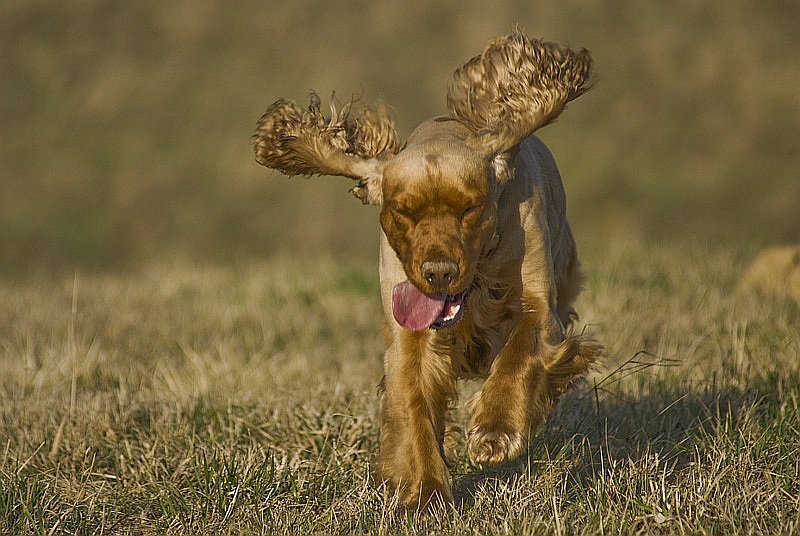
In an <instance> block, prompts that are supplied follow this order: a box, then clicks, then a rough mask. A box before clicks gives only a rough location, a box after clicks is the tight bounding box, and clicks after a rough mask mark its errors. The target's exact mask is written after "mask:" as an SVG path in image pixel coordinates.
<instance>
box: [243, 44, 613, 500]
mask: <svg viewBox="0 0 800 536" xmlns="http://www.w3.org/2000/svg"><path fill="white" fill-rule="evenodd" d="M591 65H592V59H591V56H590V54H589V52H588V51H586V50H581V51H580V52H575V51H573V50H570V49H569V48H566V47H563V46H559V45H556V44H553V43H546V42H542V41H539V40H536V39H531V38H529V37H527V36H525V35H523V34H522V33H521V32H519V31H517V32H516V33H515V34H513V35H509V36H506V37H501V38H498V39H493V40H491V41H489V43H488V44H487V45H486V48H485V49H484V51H483V53H482V54H480V55H478V56H476V57H474V58H473V59H471V60H469V61H468V62H467V63H466V64H464V65H463V66H462V67H460V68H459V69H457V70H456V71H455V73H454V76H453V79H452V82H451V83H450V87H449V90H448V94H447V104H448V109H449V115H447V116H443V117H437V118H434V119H430V120H427V121H424V122H423V123H422V124H420V125H419V126H418V127H417V128H416V129H415V130H414V132H413V133H412V134H411V135H410V136H409V138H408V141H407V142H406V143H405V144H401V142H400V140H399V138H398V136H397V133H396V132H395V128H394V122H393V120H392V119H391V118H390V116H389V113H388V110H387V109H386V107H384V106H377V107H370V106H364V107H363V110H362V111H361V112H360V113H358V114H355V113H353V110H352V108H353V106H352V103H350V104H348V105H346V106H344V107H343V108H342V109H341V110H339V111H337V109H336V107H335V105H334V104H333V103H331V114H330V115H331V117H330V118H325V117H324V115H323V114H322V112H321V111H320V99H319V97H318V96H317V95H316V94H315V93H312V94H311V103H310V105H309V106H308V108H307V109H305V110H303V109H301V108H300V107H298V106H297V105H296V104H295V103H294V102H292V101H289V100H284V99H281V100H278V101H277V102H275V103H274V104H272V105H271V106H270V107H269V108H268V109H267V111H266V113H264V115H263V116H262V117H261V118H260V119H259V120H258V125H257V130H256V133H255V135H254V136H253V138H252V139H253V146H254V149H255V154H256V160H257V161H258V163H260V164H262V165H264V166H266V167H268V168H272V169H276V170H279V171H281V172H283V173H285V174H288V175H342V176H345V177H350V178H351V179H355V180H356V181H358V182H357V184H356V185H355V186H354V187H353V188H352V190H351V191H352V193H353V194H354V195H355V196H356V197H357V198H359V199H360V200H361V201H362V202H363V203H365V204H370V205H380V206H381V212H380V226H381V229H382V233H381V246H380V285H381V297H382V300H383V310H384V316H385V328H386V329H385V330H384V331H385V332H386V339H387V349H386V354H385V358H384V377H383V380H382V382H381V388H382V389H381V393H382V394H381V452H380V459H379V462H378V466H377V472H376V474H377V475H378V476H379V477H380V479H381V480H382V481H383V482H386V483H387V485H388V487H389V489H390V490H392V491H393V492H394V491H396V492H397V493H398V495H399V499H400V501H401V502H402V503H403V504H404V505H406V506H408V507H412V508H425V507H426V506H428V505H429V504H431V503H432V502H439V501H441V502H445V503H446V502H449V501H452V498H453V496H452V491H451V484H450V478H449V475H448V469H447V467H448V462H447V460H448V458H449V454H450V453H449V452H448V448H449V446H450V445H453V444H455V441H452V437H451V434H454V433H455V432H454V430H455V428H452V429H451V428H449V427H448V426H447V414H448V409H449V408H450V407H451V405H452V404H453V403H454V402H455V399H456V380H457V379H459V378H475V377H483V378H485V381H484V383H483V385H482V387H481V389H480V391H479V392H477V393H476V394H475V395H474V396H473V397H472V398H471V399H470V400H469V402H468V408H469V409H470V412H471V418H470V421H469V425H468V428H467V451H468V454H469V458H470V459H471V460H472V462H474V463H476V464H479V465H484V464H497V463H501V462H504V461H506V460H510V459H513V458H515V457H517V456H518V455H520V454H521V453H523V452H524V451H525V450H526V448H527V447H528V443H529V440H530V437H531V435H532V434H533V433H534V432H535V431H536V429H537V427H538V426H539V425H540V424H541V423H542V422H543V420H544V419H545V417H546V415H547V414H548V412H549V411H550V409H551V408H552V407H553V405H554V404H555V402H556V401H557V399H558V396H559V394H560V393H562V392H563V391H564V390H565V389H566V388H567V387H568V386H569V385H570V384H571V383H572V382H573V381H574V380H575V379H577V378H578V377H580V376H581V375H582V374H583V373H584V372H586V371H587V368H588V367H589V366H590V365H591V364H592V363H594V362H596V361H597V360H598V359H600V358H601V357H602V356H603V355H604V349H603V347H602V346H601V345H600V344H599V343H598V342H596V341H595V340H593V339H591V338H590V337H588V336H586V335H579V334H575V333H573V331H572V330H571V326H572V323H573V321H574V320H575V319H576V318H577V314H576V312H575V309H574V308H573V306H572V304H573V302H574V301H575V298H576V297H577V295H578V292H579V289H580V275H579V269H578V259H577V254H576V249H575V241H574V239H573V235H572V232H571V230H570V227H569V224H568V223H567V219H566V201H565V194H564V188H563V185H562V183H561V178H560V176H559V172H558V169H557V167H556V163H555V161H554V160H553V157H552V155H551V154H550V152H549V151H548V149H547V147H546V146H545V145H544V143H542V142H541V141H540V140H539V139H538V138H536V137H535V136H533V135H532V133H533V132H534V131H535V130H537V129H538V128H540V127H542V126H544V125H546V124H548V123H549V122H551V121H552V120H553V119H555V118H556V117H557V116H558V115H559V114H560V113H561V112H562V110H563V109H564V107H565V106H566V104H567V103H568V102H569V101H571V100H573V99H575V98H576V97H578V96H580V95H582V94H583V93H584V92H585V91H586V90H587V89H588V85H589V83H588V78H589V75H590V71H591Z"/></svg>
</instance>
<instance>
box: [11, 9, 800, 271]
mask: <svg viewBox="0 0 800 536" xmlns="http://www.w3.org/2000/svg"><path fill="white" fill-rule="evenodd" d="M405 5H406V6H407V9H403V10H398V9H397V7H396V5H395V4H393V3H391V2H366V1H364V0H339V1H336V2H329V1H327V0H302V1H301V2H300V3H299V4H298V2H294V1H289V2H287V1H280V0H274V1H270V2H267V3H263V2H234V3H230V2H225V3H213V2H211V3H205V4H202V5H199V4H198V2H197V1H196V0H173V1H170V2H160V1H156V0H140V1H138V2H135V3H128V2H106V1H102V0H82V1H81V2H79V3H75V2H62V1H58V0H5V1H3V2H2V5H0V49H2V50H4V51H8V53H6V54H4V55H3V56H2V58H0V93H2V95H3V98H2V99H0V139H2V140H3V143H2V144H0V229H2V232H0V274H2V273H4V272H18V273H25V272H27V271H29V270H31V269H36V268H39V267H41V266H42V265H45V266H47V267H48V268H49V269H56V270H57V269H67V270H71V269H72V268H73V267H75V266H80V267H87V266H88V267H96V266H111V267H114V268H119V267H120V266H122V267H126V266H130V265H132V264H133V265H139V266H142V265H146V264H147V262H148V260H149V259H151V258H153V257H159V258H164V257H168V258H184V259H185V258H188V259H193V260H201V261H203V262H208V260H209V259H210V260H212V261H214V262H225V261H228V260H229V259H231V258H233V257H236V258H244V259H247V258H252V257H262V258H263V257H264V256H267V257H268V256H270V255H273V254H275V253H276V252H283V253H285V252H290V253H291V254H293V255H302V254H305V251H306V250H313V251H314V252H319V251H325V252H326V253H330V254H345V255H353V254H358V255H361V256H362V257H371V256H372V255H373V253H374V251H375V249H376V247H377V233H376V232H375V230H374V229H375V226H374V222H375V218H376V215H375V212H374V210H369V209H360V205H359V203H358V202H357V201H356V200H354V199H352V197H351V196H349V195H348V194H347V189H348V188H349V186H350V185H349V181H348V180H346V179H341V178H340V179H318V180H313V181H304V180H302V179H295V180H293V181H288V180H286V179H285V178H284V177H283V176H281V175H280V174H278V173H273V174H270V173H269V172H268V171H266V170H265V169H263V168H261V167H260V166H258V165H257V164H256V163H255V162H254V159H253V153H252V150H251V148H250V143H249V138H250V135H251V134H252V131H253V129H254V127H255V121H256V119H257V118H258V117H259V116H260V115H261V114H262V113H263V111H264V110H265V109H266V107H267V106H268V105H269V104H270V103H272V102H273V101H274V100H276V99H277V98H279V97H287V98H293V99H297V100H298V101H301V102H302V101H304V100H305V98H306V96H307V92H308V90H309V89H310V88H314V89H316V90H317V91H318V92H319V93H320V95H322V96H323V97H324V98H326V99H327V96H328V95H329V94H330V91H332V90H336V91H337V95H339V97H340V98H341V99H343V100H347V99H348V98H349V96H350V95H353V94H354V95H363V98H364V100H366V101H368V102H372V101H374V100H376V99H379V98H384V99H385V100H386V102H387V103H389V104H390V105H391V106H392V107H393V108H394V110H395V115H396V117H397V120H398V130H399V133H400V135H401V137H403V138H406V137H407V136H408V134H409V133H410V132H411V129H412V128H413V127H414V126H415V125H417V124H418V123H419V122H420V121H422V120H424V119H426V118H428V117H430V116H433V115H437V114H442V113H444V112H445V89H446V87H447V80H448V78H449V77H450V76H451V73H452V72H453V70H454V69H455V68H456V67H458V66H459V65H461V64H462V63H463V62H464V61H466V60H467V59H469V58H470V57H472V55H474V54H476V53H478V52H479V51H480V50H482V48H483V46H484V44H485V43H486V41H487V39H489V38H491V37H494V36H498V35H503V34H506V33H508V32H509V31H511V30H512V29H513V28H514V26H515V24H517V23H519V24H520V25H521V26H522V27H523V28H524V29H525V30H526V31H527V32H528V33H529V34H530V35H532V36H536V37H542V38H545V39H548V40H554V41H559V42H562V43H569V44H571V45H572V46H575V47H584V46H585V47H587V48H589V49H590V50H591V51H592V53H593V56H594V58H595V72H596V82H597V83H596V85H595V87H594V89H593V90H592V91H591V92H589V93H588V94H587V95H586V96H584V97H581V99H580V100H578V101H576V102H575V103H573V104H572V105H570V107H569V109H568V110H567V112H566V113H565V114H564V115H563V117H562V118H560V119H559V120H558V122H557V123H556V124H554V125H551V126H548V127H547V128H545V129H543V130H542V131H541V134H542V136H543V137H544V138H545V140H546V141H547V142H548V143H549V144H550V146H551V148H552V149H553V152H554V154H555V156H556V159H557V160H558V162H559V165H560V166H561V169H562V171H563V176H564V179H565V183H566V186H567V193H568V195H569V203H570V211H571V218H572V221H573V223H574V224H575V230H576V232H577V234H578V235H579V236H584V237H586V239H584V240H581V243H583V244H585V243H587V242H590V241H596V242H599V243H600V244H601V246H600V247H605V244H607V243H609V236H611V237H613V238H618V237H622V238H625V239H627V238H628V237H630V236H633V237H635V238H641V239H644V240H653V239H657V240H662V239H669V240H670V241H672V240H674V239H675V237H676V236H681V237H683V236H686V235H689V236H690V237H697V238H699V239H701V240H704V241H708V242H709V243H712V244H718V245H722V246H727V247H740V245H741V244H745V247H749V248H758V247H762V246H763V245H765V244H768V243H774V242H782V241H797V240H800V218H797V207H798V206H800V188H797V182H798V172H797V170H798V165H797V155H798V154H800V101H799V100H798V93H797V91H796V90H795V88H797V87H800V33H798V32H797V31H796V29H797V28H798V27H800V9H798V5H796V4H794V3H787V2H781V1H777V0H764V1H759V2H753V1H751V0H729V1H727V2H692V1H688V0H679V1H675V2H656V3H653V2H641V1H638V0H619V1H618V2H615V3H614V5H613V6H609V5H606V4H604V3H601V2H589V1H587V0H559V1H557V2H555V1H549V2H548V1H537V2H531V1H529V0H472V1H470V2H461V1H457V0H445V1H440V2H429V1H427V0H407V1H406V4H405ZM314 256H316V255H314Z"/></svg>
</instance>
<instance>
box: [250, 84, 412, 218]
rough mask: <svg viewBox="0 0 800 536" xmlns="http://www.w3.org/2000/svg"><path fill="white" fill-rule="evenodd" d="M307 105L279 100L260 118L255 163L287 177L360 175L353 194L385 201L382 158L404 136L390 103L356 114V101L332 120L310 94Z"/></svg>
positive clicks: (396, 147) (365, 200)
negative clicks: (395, 119)
mask: <svg viewBox="0 0 800 536" xmlns="http://www.w3.org/2000/svg"><path fill="white" fill-rule="evenodd" d="M310 101H311V102H310V104H309V106H308V109H307V110H305V111H303V110H302V109H301V108H300V107H299V106H297V104H295V103H294V102H293V101H290V100H286V99H279V100H278V101H276V102H274V103H273V104H272V105H271V106H270V107H269V108H267V111H266V112H265V113H264V115H262V116H261V118H260V119H259V120H258V123H257V125H256V132H255V134H254V135H253V137H252V143H253V149H254V151H255V156H256V161H257V162H258V163H259V164H261V165H262V166H265V167H268V168H272V169H277V170H278V171H280V172H282V173H285V174H287V175H290V176H291V175H342V176H345V177H350V178H353V179H357V180H358V181H359V184H358V185H357V186H355V187H354V188H353V189H352V190H351V192H352V193H353V195H355V196H356V197H357V198H359V199H361V201H362V202H363V203H365V204H380V203H381V188H380V180H381V174H382V169H383V159H384V158H385V157H388V156H391V155H394V154H396V153H397V151H398V150H399V148H400V140H399V139H398V136H397V132H396V131H395V128H394V121H393V120H392V118H391V117H390V115H389V111H388V109H387V108H386V107H385V106H379V107H377V108H371V107H367V106H365V107H364V109H363V111H362V113H361V114H360V115H359V116H358V117H355V118H353V117H351V116H350V111H351V108H352V104H353V103H352V102H351V103H349V104H347V105H346V106H344V107H343V108H342V110H341V111H339V112H337V111H336V107H335V106H334V104H333V98H331V118H330V119H326V118H325V117H324V116H323V114H322V112H321V111H320V98H319V96H318V95H317V94H316V93H315V92H313V91H312V92H311V99H310Z"/></svg>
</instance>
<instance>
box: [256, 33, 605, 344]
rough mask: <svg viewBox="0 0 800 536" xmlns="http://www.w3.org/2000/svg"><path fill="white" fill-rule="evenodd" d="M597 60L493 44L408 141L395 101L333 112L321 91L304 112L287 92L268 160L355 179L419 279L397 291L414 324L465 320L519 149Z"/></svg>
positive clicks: (579, 86) (269, 140)
mask: <svg viewBox="0 0 800 536" xmlns="http://www.w3.org/2000/svg"><path fill="white" fill-rule="evenodd" d="M590 70H591V57H590V55H589V53H588V52H587V51H586V50H582V51H580V52H573V51H572V50H569V49H568V48H565V47H561V46H558V45H555V44H552V43H543V42H541V41H538V40H532V39H529V38H528V37H526V36H524V35H522V34H521V33H517V34H514V35H510V36H507V37H504V38H500V39H496V40H492V41H490V42H489V43H488V45H487V46H486V49H485V50H484V52H483V53H482V54H481V55H480V56H476V57H475V58H473V59H472V60H470V61H469V62H467V63H466V64H465V65H463V66H462V67H460V68H459V69H458V70H456V72H455V74H454V77H453V80H452V82H451V85H450V88H449V91H448V96H447V101H448V108H449V110H450V116H449V117H446V118H440V119H436V120H431V121H426V122H425V123H423V124H422V125H420V126H419V127H418V128H417V129H416V130H415V131H414V133H413V134H412V135H411V136H410V138H409V140H408V142H407V143H406V144H405V145H404V146H402V147H401V145H400V142H399V139H398V137H397V134H396V132H395V129H394V122H393V121H392V119H391V118H390V116H389V113H388V110H387V109H386V107H383V106H381V107H377V108H371V107H365V108H364V110H363V111H362V112H361V113H360V114H359V115H358V116H354V115H353V114H351V108H352V103H351V104H348V105H346V106H345V107H344V108H343V109H342V110H341V111H337V110H336V108H335V106H334V105H333V103H332V104H331V117H330V118H329V119H326V118H325V117H324V116H323V114H322V113H321V111H320V99H319V97H318V96H317V95H316V94H315V93H312V95H311V103H310V105H309V107H308V108H307V109H306V110H302V109H301V108H299V107H298V106H297V105H296V104H294V103H293V102H291V101H286V100H279V101H277V102H276V103H274V104H273V105H272V106H270V107H269V108H268V109H267V111H266V113H265V114H264V115H263V116H262V117H261V119H260V120H259V121H258V126H257V130H256V133H255V135H254V136H253V145H254V148H255V152H256V160H257V161H258V162H259V163H260V164H262V165H264V166H266V167H269V168H273V169H277V170H279V171H282V172H284V173H286V174H289V175H297V174H304V175H314V174H319V175H343V176H346V177H350V178H353V179H356V180H358V184H357V185H356V186H355V187H354V188H353V189H352V190H351V191H352V192H353V194H354V195H355V196H356V197H358V198H359V199H361V201H362V202H364V203H366V204H372V205H381V206H382V208H381V215H380V221H381V226H382V228H383V231H384V233H385V235H386V237H387V239H388V242H389V244H390V245H391V247H392V248H393V249H394V251H395V252H396V253H397V256H398V258H399V259H400V261H401V262H402V264H403V268H404V270H405V273H406V276H407V277H408V280H407V281H406V282H404V283H401V284H399V285H397V287H395V289H394V296H393V298H394V304H393V305H394V313H395V318H396V319H397V321H398V322H399V323H400V324H401V325H403V326H405V327H408V328H410V329H424V328H427V327H431V326H432V327H446V326H448V325H451V324H453V323H455V322H457V321H458V319H459V318H460V314H461V312H463V307H462V305H463V300H464V298H465V296H466V293H467V291H468V290H469V287H470V285H471V282H472V280H473V277H474V274H475V267H476V264H477V262H478V259H479V258H480V256H481V254H482V253H484V252H485V250H486V249H487V248H488V247H489V244H490V243H491V240H492V238H493V236H494V233H495V227H496V215H497V196H496V194H497V192H498V191H499V186H500V185H501V184H502V183H503V182H504V181H505V180H507V179H508V178H509V176H510V171H509V170H508V168H507V167H506V162H507V160H508V154H507V153H508V151H510V150H511V149H512V148H513V147H515V146H516V145H517V144H519V142H520V141H522V140H523V139H524V138H526V137H527V136H529V135H530V134H531V133H532V132H533V131H534V130H536V129H538V128H540V127H542V126H544V125H546V124H547V123H549V122H550V121H552V120H553V119H554V118H555V117H556V116H558V114H560V113H561V111H562V110H563V109H564V107H565V106H566V104H567V102H569V101H570V100H572V99H574V98H576V97H577V96H579V95H580V94H582V93H583V92H584V91H585V90H586V89H587V80H588V77H589V74H590Z"/></svg>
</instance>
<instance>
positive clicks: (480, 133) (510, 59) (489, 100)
mask: <svg viewBox="0 0 800 536" xmlns="http://www.w3.org/2000/svg"><path fill="white" fill-rule="evenodd" d="M591 70H592V57H591V55H590V54H589V51H587V50H586V49H581V50H580V51H577V52H576V51H573V50H570V49H569V48H568V47H565V46H561V45H558V44H555V43H547V42H544V41H540V40H538V39H531V38H529V37H527V36H526V35H524V34H523V33H522V32H521V31H520V30H519V29H518V30H517V32H516V33H514V34H512V35H509V36H506V37H501V38H497V39H493V40H491V41H489V42H488V43H487V45H486V48H485V49H484V51H483V53H482V54H481V55H479V56H476V57H474V58H472V59H471V60H470V61H468V62H467V63H465V64H464V65H463V66H462V67H460V68H458V69H457V70H456V71H455V73H454V74H453V80H452V82H451V83H450V87H449V89H448V94H447V104H448V108H449V110H450V115H451V116H452V117H454V118H455V119H458V120H459V121H461V122H462V123H464V124H465V125H466V126H468V127H469V128H470V130H472V131H473V133H474V134H473V137H472V139H471V143H472V145H474V146H475V147H476V148H484V149H485V150H487V151H488V154H497V153H500V152H503V151H507V150H508V149H510V148H511V147H513V146H515V145H517V144H518V143H519V142H520V141H522V140H523V139H525V138H526V137H528V136H529V135H530V134H531V133H533V131H535V130H536V129H538V128H541V127H543V126H545V125H546V124H548V123H549V122H551V121H552V120H554V119H555V118H556V117H558V115H559V114H560V113H561V112H562V111H563V110H564V107H565V106H566V105H567V103H568V102H569V101H571V100H573V99H576V98H577V97H579V96H580V95H582V94H583V93H585V92H586V91H587V90H588V89H589V87H590V86H589V77H590V75H591Z"/></svg>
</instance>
